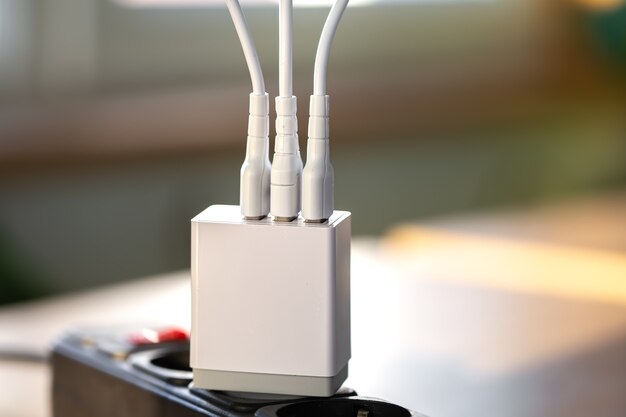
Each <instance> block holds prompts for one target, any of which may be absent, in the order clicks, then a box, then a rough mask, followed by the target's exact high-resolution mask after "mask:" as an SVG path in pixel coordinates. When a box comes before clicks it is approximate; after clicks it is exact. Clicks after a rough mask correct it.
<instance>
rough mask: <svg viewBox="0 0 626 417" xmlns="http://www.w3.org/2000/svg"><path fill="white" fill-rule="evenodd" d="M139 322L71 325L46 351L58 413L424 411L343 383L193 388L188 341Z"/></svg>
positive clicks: (296, 416) (231, 415) (155, 415)
mask: <svg viewBox="0 0 626 417" xmlns="http://www.w3.org/2000/svg"><path fill="white" fill-rule="evenodd" d="M137 334H141V329H135V330H133V329H105V330H84V331H76V332H71V333H68V334H66V335H64V336H63V337H61V338H60V339H59V341H58V342H57V343H56V344H55V346H54V349H53V351H52V355H51V358H50V360H51V364H52V371H53V383H52V406H53V415H54V416H55V417H85V416H90V417H112V416H115V417H191V416H215V417H218V416H219V417H252V416H254V417H313V416H315V417H318V416H329V417H344V416H345V417H423V416H422V415H421V414H418V413H416V412H413V411H411V410H408V409H406V408H403V407H400V406H398V405H394V404H391V403H388V402H385V401H382V400H378V399H372V398H365V397H360V396H358V395H357V393H356V392H355V391H354V390H352V389H349V388H345V387H344V388H341V389H340V390H339V391H338V392H337V393H336V394H335V395H334V396H332V397H329V398H312V397H294V396H280V395H270V394H250V393H233V392H221V391H207V390H204V389H198V388H194V387H193V382H192V372H191V369H190V368H189V341H188V339H187V338H186V337H184V338H179V339H177V340H171V339H170V340H167V341H163V340H161V341H159V340H156V341H154V340H149V339H142V338H139V339H138V338H137V337H135V336H133V335H137Z"/></svg>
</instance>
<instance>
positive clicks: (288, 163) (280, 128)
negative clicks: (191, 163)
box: [270, 0, 302, 221]
mask: <svg viewBox="0 0 626 417" xmlns="http://www.w3.org/2000/svg"><path fill="white" fill-rule="evenodd" d="M292 31H293V1H292V0H280V3H279V34H278V36H279V51H278V55H279V66H278V70H279V95H278V97H276V143H275V145H274V159H273V161H272V177H271V183H272V186H271V207H270V209H271V210H270V211H271V213H272V216H273V217H274V220H277V221H292V220H293V219H295V218H296V217H298V213H299V212H300V205H301V200H300V199H301V195H300V188H301V187H300V184H301V181H302V158H301V157H300V145H299V144H298V119H297V117H296V113H297V103H296V97H295V96H294V95H293V79H292V73H293V68H292V62H293V61H292V60H293V58H292V49H293V34H292Z"/></svg>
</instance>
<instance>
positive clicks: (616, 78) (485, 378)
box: [0, 0, 626, 417]
mask: <svg viewBox="0 0 626 417" xmlns="http://www.w3.org/2000/svg"><path fill="white" fill-rule="evenodd" d="M294 2H295V4H296V5H297V6H298V7H297V9H296V10H295V15H294V19H295V39H294V59H295V62H294V70H295V74H294V82H295V86H294V90H295V93H296V94H297V95H298V96H299V98H300V118H299V121H300V126H299V131H300V136H301V138H300V139H301V140H300V143H301V148H302V149H303V150H305V149H306V146H305V141H306V131H307V129H306V121H307V114H308V108H307V106H308V96H309V95H310V93H311V89H312V72H313V59H314V55H315V49H316V44H317V39H318V37H319V34H320V32H321V27H322V25H323V22H324V19H325V17H326V14H327V12H328V7H329V5H330V3H331V2H329V1H322V0H320V1H315V0H308V1H304V0H301V1H298V0H295V1H294ZM242 4H243V5H244V9H245V13H246V15H247V17H248V21H249V24H250V26H251V30H252V33H253V35H254V38H255V42H256V45H257V48H258V49H259V53H260V59H261V63H262V66H263V68H264V71H265V77H266V82H267V89H268V92H269V94H270V96H274V95H276V93H277V61H278V47H277V37H278V31H277V26H278V22H277V10H276V1H275V0H274V1H272V0H249V1H246V0H242ZM250 91H251V85H250V80H249V75H248V72H247V68H246V65H245V61H244V57H243V53H242V50H241V47H240V45H239V41H238V39H237V36H236V33H235V30H234V28H233V26H232V22H231V19H230V17H229V15H228V13H227V11H226V8H225V7H224V4H223V1H222V0H0V305H2V307H1V308H0V386H2V387H3V388H2V393H0V414H2V415H12V416H29V417H32V416H41V417H44V416H47V415H50V407H49V403H50V396H49V392H50V390H49V388H50V383H51V382H50V381H51V375H50V370H49V368H48V367H47V366H46V365H45V364H44V363H43V361H44V359H45V357H46V352H47V351H48V349H49V347H50V345H51V343H52V341H53V340H54V339H55V338H56V337H57V336H58V335H59V334H60V333H61V332H63V331H64V330H66V329H68V328H73V327H75V326H79V325H81V326H84V325H88V326H92V325H94V326H95V325H109V324H117V323H124V324H127V323H128V322H130V321H133V322H137V323H147V322H149V323H152V322H155V321H161V322H165V323H170V322H171V323H174V324H177V325H182V326H188V324H189V277H188V275H189V273H188V268H189V251H190V223H189V220H190V219H191V218H192V217H193V216H195V215H196V214H197V213H199V212H200V211H202V210H203V209H204V208H205V207H207V206H209V205H211V204H216V203H221V204H237V202H238V194H239V189H238V188H239V169H240V166H241V163H242V162H243V157H244V151H245V136H246V129H247V126H246V123H247V112H248V94H249V92H250ZM329 91H330V94H331V95H332V121H331V125H332V133H331V141H332V159H333V164H334V167H335V195H336V208H338V209H342V210H350V211H352V213H353V235H354V239H353V246H352V248H353V253H352V341H353V357H352V359H351V363H350V367H351V369H350V379H349V380H348V382H347V383H348V385H350V386H352V387H354V388H356V389H357V390H358V391H359V392H360V393H363V394H366V395H372V396H379V397H382V398H386V399H388V400H391V401H394V402H396V403H398V404H401V405H405V406H407V407H411V408H414V409H416V410H418V411H421V412H424V413H425V414H428V415H432V416H433V417H437V416H441V417H466V416H485V415H487V416H507V417H528V416H550V417H578V416H580V417H583V416H589V415H594V416H598V417H599V416H602V417H623V416H624V415H626V414H625V410H626V361H625V358H626V1H623V0H622V1H621V0H553V1H545V0H401V1H400V0H398V1H393V0H352V1H351V6H350V8H349V10H348V11H347V12H346V14H345V16H344V19H343V21H342V23H341V25H340V27H339V31H338V33H337V36H336V38H335V42H334V46H333V49H332V55H331V61H330V68H329ZM271 135H273V133H272V134H271ZM272 143H273V141H272ZM171 271H177V272H174V273H173V274H170V272H171ZM162 274H166V275H162ZM157 275H158V276H157ZM153 276H157V277H156V278H155V277H153ZM142 277H144V278H145V277H152V278H148V279H144V280H142V279H138V278H142ZM127 281H130V282H127ZM372 334H375V335H376V336H377V337H374V338H372ZM32 361H35V363H32Z"/></svg>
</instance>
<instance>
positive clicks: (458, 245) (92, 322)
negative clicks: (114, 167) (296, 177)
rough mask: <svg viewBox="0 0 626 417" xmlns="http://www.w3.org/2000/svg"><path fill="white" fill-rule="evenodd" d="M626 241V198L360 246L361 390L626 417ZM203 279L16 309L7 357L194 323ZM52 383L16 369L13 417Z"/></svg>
mask: <svg viewBox="0 0 626 417" xmlns="http://www.w3.org/2000/svg"><path fill="white" fill-rule="evenodd" d="M607 201H610V204H609V203H608V202H607ZM589 216H592V217H591V219H595V220H590V218H589ZM585 218H587V220H585ZM567 223H569V224H570V225H571V224H572V223H573V224H579V225H589V224H595V226H594V227H591V228H588V229H585V228H583V227H579V228H578V232H576V231H572V227H566V226H567ZM542 224H543V226H542ZM524 225H526V226H524ZM559 230H561V231H566V232H562V233H558V231H559ZM585 230H587V231H586V232H585ZM589 230H592V231H594V232H593V233H590V232H589ZM599 230H602V231H603V233H604V238H600V237H599V232H598V231H599ZM624 231H626V198H625V196H624V195H620V196H611V197H610V198H608V199H607V198H599V199H598V198H595V199H591V200H584V201H578V202H574V203H569V204H567V205H563V206H559V207H557V206H554V207H548V208H546V207H544V208H541V209H537V210H534V209H533V210H523V211H515V212H508V213H490V214H489V215H480V216H470V217H465V220H463V218H457V219H447V220H441V221H439V220H438V221H434V222H430V223H428V224H415V225H404V226H400V227H398V228H396V229H395V230H393V231H391V232H390V233H389V234H388V235H386V236H385V237H383V238H382V239H355V240H354V243H353V259H352V268H353V269H352V325H353V329H352V343H353V352H352V353H353V354H352V359H351V361H350V377H349V379H348V381H347V385H349V386H351V387H353V388H355V389H357V391H359V392H360V393H361V394H365V395H368V396H376V397H381V398H385V399H387V400H390V401H393V402H396V403H398V404H401V405H404V406H407V407H410V408H412V409H415V410H417V411H420V412H422V413H425V414H427V415H430V416H432V417H456V416H459V417H460V416H510V417H517V416H520V417H521V416H525V417H527V416H554V417H560V416H563V417H565V416H567V417H578V416H581V417H582V416H588V415H594V416H597V417H618V416H619V417H623V416H624V415H625V413H626V244H624V245H623V246H622V244H623V243H624V239H625V238H626V233H624ZM542 233H543V236H542ZM585 233H590V236H591V237H592V238H591V239H589V241H588V242H587V243H586V242H585V239H584V235H585ZM188 275H189V274H188V272H187V271H181V272H176V273H172V274H167V275H162V276H158V277H150V278H145V279H141V280H137V281H133V282H129V283H125V284H121V285H116V286H112V287H108V288H100V289H96V290H92V291H87V292H83V293H77V294H71V295H66V296H62V297H55V298H51V299H47V300H42V301H37V302H33V303H25V304H19V305H14V306H9V307H5V308H3V309H0V351H2V350H3V349H4V350H6V349H13V350H21V351H24V352H25V351H33V352H34V353H38V352H39V353H40V352H44V351H45V350H46V349H47V348H48V346H49V345H50V344H51V343H52V341H53V340H54V337H55V336H56V335H58V334H59V333H61V332H62V331H63V330H65V329H67V328H70V327H73V326H90V327H92V326H97V325H115V324H129V323H137V324H153V323H154V324H177V325H182V326H188V325H189V310H190V308H189V298H190V297H189V293H190V289H189V276H188ZM49 385H50V373H49V370H48V368H47V366H46V365H45V364H44V363H31V362H19V361H11V360H8V359H6V358H5V359H4V360H2V359H0V387H2V390H0V415H3V416H5V415H6V416H14V417H19V416H29V417H43V416H48V415H50V411H49V401H50V398H49Z"/></svg>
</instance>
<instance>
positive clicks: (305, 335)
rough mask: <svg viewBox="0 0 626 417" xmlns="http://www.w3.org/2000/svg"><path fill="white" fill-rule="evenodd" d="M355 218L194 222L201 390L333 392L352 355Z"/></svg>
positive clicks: (235, 215)
mask: <svg viewBox="0 0 626 417" xmlns="http://www.w3.org/2000/svg"><path fill="white" fill-rule="evenodd" d="M350 239H351V215H350V213H348V212H341V211H335V212H334V213H333V215H332V216H331V217H330V219H329V220H328V221H327V222H325V223H322V224H316V223H305V222H304V221H303V220H301V219H297V220H295V221H293V222H274V221H272V220H271V219H269V218H267V219H263V220H256V221H248V220H244V219H242V217H241V214H240V210H239V206H211V207H209V208H208V209H206V210H205V211H203V212H202V213H200V214H199V215H198V216H196V217H195V218H194V219H193V220H192V256H191V258H192V259H191V269H192V328H191V367H192V368H193V374H194V385H195V386H197V387H200V388H206V389H213V390H227V391H245V392H261V393H276V394H293V395H311V396H330V395H332V394H334V393H335V391H336V390H337V389H338V388H339V386H340V385H341V383H342V382H343V381H344V380H345V379H346V377H347V371H348V360H349V359H350Z"/></svg>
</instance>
